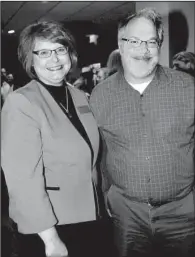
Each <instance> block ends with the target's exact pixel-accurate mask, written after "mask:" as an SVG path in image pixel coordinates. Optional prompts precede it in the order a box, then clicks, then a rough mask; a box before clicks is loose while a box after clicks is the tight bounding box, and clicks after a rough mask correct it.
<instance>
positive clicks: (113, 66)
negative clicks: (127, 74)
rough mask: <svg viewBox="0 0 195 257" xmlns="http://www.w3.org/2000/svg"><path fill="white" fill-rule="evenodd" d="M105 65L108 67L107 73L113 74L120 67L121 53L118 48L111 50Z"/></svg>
mask: <svg viewBox="0 0 195 257" xmlns="http://www.w3.org/2000/svg"><path fill="white" fill-rule="evenodd" d="M106 67H107V68H108V69H109V75H112V74H114V73H115V72H117V71H118V70H119V69H121V68H122V62H121V55H120V51H119V49H115V50H113V51H112V52H111V53H110V55H109V56H108V60H107V64H106Z"/></svg>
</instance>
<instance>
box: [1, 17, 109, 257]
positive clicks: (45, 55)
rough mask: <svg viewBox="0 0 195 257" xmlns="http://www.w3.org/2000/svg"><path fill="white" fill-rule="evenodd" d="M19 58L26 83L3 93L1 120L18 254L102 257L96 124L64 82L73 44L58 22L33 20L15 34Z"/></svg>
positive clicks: (83, 102) (81, 98) (70, 66)
mask: <svg viewBox="0 0 195 257" xmlns="http://www.w3.org/2000/svg"><path fill="white" fill-rule="evenodd" d="M18 57H19V60H20V61H21V63H22V65H23V68H24V69H25V71H26V72H27V74H28V75H29V77H30V78H31V81H30V82H29V83H28V84H27V85H25V86H24V87H21V88H20V89H18V90H15V91H14V92H12V93H10V94H9V95H8V96H7V98H6V100H5V103H4V105H3V108H2V115H1V124H2V126H1V147H2V148H1V150H2V151H1V162H2V168H3V172H4V174H5V180H6V183H7V187H8V193H9V215H10V217H11V218H12V219H13V221H14V222H15V223H16V224H17V228H18V231H19V233H18V238H17V240H18V242H17V247H18V248H17V250H18V255H19V257H27V256H28V257H35V256H36V257H43V256H47V257H54V256H55V257H56V256H58V257H60V256H63V257H65V256H68V255H69V256H70V257H92V256H93V257H94V256H96V257H100V256H105V257H107V256H109V255H108V253H107V252H106V231H104V232H103V231H102V230H101V228H102V225H101V224H102V223H101V219H100V218H101V213H100V212H101V210H100V208H99V203H98V195H97V190H96V186H97V177H98V176H97V170H96V163H97V162H96V161H97V156H98V151H99V132H98V127H97V124H96V121H95V119H94V117H93V115H92V113H91V111H90V108H89V105H88V101H87V98H86V96H85V94H84V93H83V92H82V91H80V90H78V89H76V88H74V87H73V86H71V85H70V84H69V83H67V81H66V76H67V75H68V74H69V72H71V70H72V69H74V67H75V65H76V63H77V53H76V50H75V46H74V39H73V37H72V36H71V34H70V33H69V32H68V31H67V30H66V29H65V28H64V27H63V26H62V25H61V24H59V23H57V22H54V21H38V22H35V23H33V24H31V25H29V26H27V27H26V28H24V30H23V31H22V32H21V35H20V40H19V46H18ZM97 220H98V221H97ZM102 233H103V234H104V235H102ZM101 241H104V242H103V243H104V247H102V245H101ZM102 251H103V253H102Z"/></svg>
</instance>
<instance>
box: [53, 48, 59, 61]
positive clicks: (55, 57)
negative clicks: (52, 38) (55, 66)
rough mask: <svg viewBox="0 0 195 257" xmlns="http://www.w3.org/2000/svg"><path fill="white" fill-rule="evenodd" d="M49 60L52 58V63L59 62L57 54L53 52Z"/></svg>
mask: <svg viewBox="0 0 195 257" xmlns="http://www.w3.org/2000/svg"><path fill="white" fill-rule="evenodd" d="M51 58H52V61H54V62H58V61H59V57H58V55H57V53H56V52H54V51H53V52H52V54H51Z"/></svg>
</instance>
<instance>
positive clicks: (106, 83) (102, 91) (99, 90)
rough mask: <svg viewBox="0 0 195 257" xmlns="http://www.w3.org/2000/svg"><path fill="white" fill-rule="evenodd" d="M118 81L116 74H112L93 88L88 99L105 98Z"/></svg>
mask: <svg viewBox="0 0 195 257" xmlns="http://www.w3.org/2000/svg"><path fill="white" fill-rule="evenodd" d="M117 81H118V73H114V74H112V75H111V76H109V77H108V78H106V79H105V80H103V81H102V82H100V83H99V84H97V85H96V86H95V88H94V89H93V91H92V93H91V97H90V98H94V97H99V96H106V95H107V94H111V93H112V92H113V90H114V88H115V85H117Z"/></svg>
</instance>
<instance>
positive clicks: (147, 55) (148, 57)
mask: <svg viewBox="0 0 195 257" xmlns="http://www.w3.org/2000/svg"><path fill="white" fill-rule="evenodd" d="M151 58H152V56H151V55H149V54H145V55H141V56H140V55H139V56H134V59H136V60H139V61H149V60H150V59H151Z"/></svg>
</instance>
